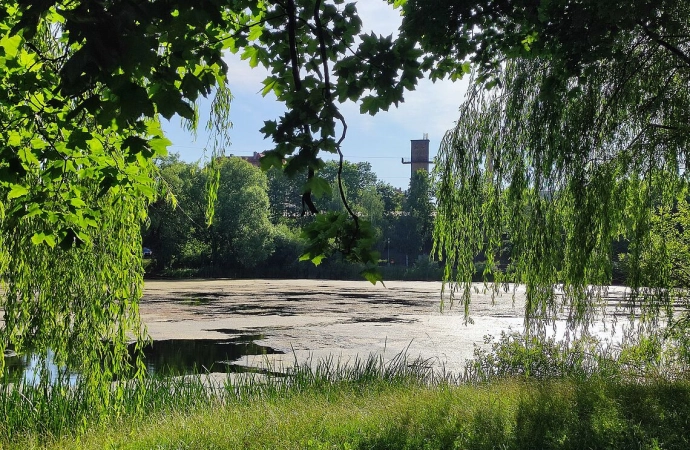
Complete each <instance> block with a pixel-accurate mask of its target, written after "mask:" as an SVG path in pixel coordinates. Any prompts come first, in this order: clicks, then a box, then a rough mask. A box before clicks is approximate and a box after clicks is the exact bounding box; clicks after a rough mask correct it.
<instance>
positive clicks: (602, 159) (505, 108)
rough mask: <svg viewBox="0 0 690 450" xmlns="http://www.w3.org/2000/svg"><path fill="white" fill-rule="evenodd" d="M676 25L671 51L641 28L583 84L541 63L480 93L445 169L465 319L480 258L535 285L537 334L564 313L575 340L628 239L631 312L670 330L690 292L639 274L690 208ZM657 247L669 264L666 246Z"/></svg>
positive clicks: (504, 70) (560, 65)
mask: <svg viewBox="0 0 690 450" xmlns="http://www.w3.org/2000/svg"><path fill="white" fill-rule="evenodd" d="M684 8H685V7H684ZM681 9H682V8H681ZM679 14H680V13H679ZM685 17H687V16H685ZM673 23H674V24H676V25H677V24H678V23H681V24H685V28H682V27H680V28H679V27H676V28H674V29H673V30H664V32H665V33H668V34H669V35H668V36H669V37H667V39H669V41H668V42H666V43H667V44H668V45H667V46H664V45H661V44H660V43H659V40H658V39H657V38H658V37H659V35H658V34H654V33H649V32H648V31H649V30H648V29H647V30H645V29H643V26H639V27H637V28H633V29H632V30H631V31H628V32H621V33H619V34H618V35H617V36H616V37H615V38H613V37H612V38H611V41H610V42H609V43H608V45H609V47H608V52H607V57H606V58H599V59H597V60H595V61H591V62H587V63H584V64H583V65H581V66H579V69H580V70H579V71H577V72H576V75H570V74H573V73H575V72H572V71H569V70H567V68H566V67H565V65H564V62H563V60H560V59H558V58H557V57H549V56H548V55H541V56H540V55H533V57H520V58H515V59H510V60H508V61H507V62H504V63H503V64H502V66H501V69H500V74H499V76H498V78H497V79H496V82H497V83H496V87H495V88H494V89H488V90H487V89H485V86H486V85H482V84H479V83H477V84H473V85H472V86H471V88H470V90H469V92H468V94H467V98H466V100H465V102H464V103H463V104H462V106H461V108H460V118H459V120H458V122H457V126H456V127H455V128H454V129H453V130H450V131H449V132H448V133H447V134H446V136H445V137H444V139H443V141H442V143H441V147H440V150H439V159H438V165H437V168H436V171H437V175H438V176H439V177H440V182H439V183H440V185H439V191H438V216H437V223H436V228H435V250H436V252H437V254H438V255H439V256H440V257H441V258H444V259H445V261H446V270H445V279H446V280H447V281H451V282H454V283H456V284H455V286H454V288H459V289H460V291H461V298H462V301H463V303H464V304H465V307H466V308H468V305H469V300H470V297H469V292H470V284H469V281H470V280H471V276H472V274H473V272H474V266H473V264H472V263H473V258H474V257H475V256H476V255H478V254H480V253H483V254H485V256H486V258H487V261H488V264H487V266H486V267H487V271H486V272H485V275H489V274H491V275H493V276H495V280H496V281H495V283H494V285H493V286H494V288H495V289H498V288H499V285H500V284H501V283H504V282H516V283H524V284H525V285H526V289H527V304H526V313H527V320H526V322H527V325H528V326H529V327H530V328H540V327H543V326H544V325H545V324H546V323H549V322H550V321H552V320H554V319H555V318H556V316H557V315H558V314H563V313H564V312H565V314H566V315H567V317H568V319H569V324H570V325H571V326H573V327H576V326H580V325H586V324H588V323H591V321H592V320H593V317H594V314H595V313H596V311H597V306H598V305H600V304H601V293H602V289H601V288H597V286H602V285H608V284H610V283H611V274H612V264H613V261H614V260H613V255H612V243H613V242H614V241H615V240H618V239H625V240H628V241H629V248H628V252H629V253H628V257H627V261H626V263H627V267H628V273H627V283H628V284H629V285H630V286H632V287H633V288H634V289H633V294H632V300H633V303H635V302H638V301H639V303H638V304H639V306H641V308H642V309H641V311H642V313H643V316H645V317H648V318H650V319H652V320H656V319H657V318H659V317H660V316H664V317H667V318H670V317H672V313H673V309H672V303H673V301H674V300H676V301H677V300H678V298H680V297H683V295H684V292H683V291H682V290H668V289H665V288H667V287H671V280H670V278H669V277H668V274H665V273H664V272H663V271H661V270H658V269H657V267H649V264H641V263H640V261H641V258H642V256H643V255H644V254H645V252H648V251H649V249H650V245H652V233H650V230H651V227H652V217H653V216H656V212H658V211H660V210H667V211H668V210H671V209H672V208H674V206H675V205H676V202H677V200H679V199H684V196H685V195H686V190H685V186H686V182H687V172H686V171H685V165H686V164H687V158H688V152H689V151H690V146H689V145H688V144H690V142H689V141H690V134H689V133H688V131H690V130H689V128H688V123H690V121H689V119H690V63H689V62H688V60H685V59H684V58H683V57H681V56H679V54H680V55H684V54H687V53H683V52H687V51H688V49H689V45H688V42H687V36H688V35H690V29H689V27H690V25H688V23H687V20H685V21H679V22H673ZM671 33H673V36H671ZM684 36H685V37H684ZM525 45H527V44H525ZM669 47H672V48H673V49H674V50H671V49H669ZM566 62H567V63H570V62H569V61H566ZM654 220H658V219H654ZM507 243H508V244H509V245H510V250H509V263H508V266H507V267H501V268H499V267H497V266H496V264H497V261H498V257H499V256H500V255H501V252H505V251H506V249H505V245H506V244H507ZM654 245H656V250H655V251H656V254H664V251H663V249H660V248H659V246H661V247H663V246H664V245H666V244H665V243H664V242H659V241H658V240H657V241H656V242H655V243H654ZM557 288H558V289H557ZM560 288H562V292H559V289H560Z"/></svg>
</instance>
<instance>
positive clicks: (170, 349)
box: [132, 335, 283, 375]
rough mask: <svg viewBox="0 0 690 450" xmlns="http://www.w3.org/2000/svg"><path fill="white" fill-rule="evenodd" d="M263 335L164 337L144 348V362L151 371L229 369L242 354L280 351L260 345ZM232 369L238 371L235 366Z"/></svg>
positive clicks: (251, 354)
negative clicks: (210, 337)
mask: <svg viewBox="0 0 690 450" xmlns="http://www.w3.org/2000/svg"><path fill="white" fill-rule="evenodd" d="M263 337H264V336H263V335H245V336H237V337H235V338H231V339H166V340H160V341H154V342H153V343H152V344H151V345H147V346H146V347H144V350H143V351H144V364H145V365H146V370H147V371H148V372H149V373H150V374H159V375H189V374H194V373H207V372H221V373H224V372H228V371H229V369H231V366H232V364H233V363H234V362H235V361H238V360H240V359H242V358H243V357H245V356H261V355H274V354H282V353H283V352H282V351H280V350H276V349H274V348H272V347H268V346H265V345H259V344H257V343H256V342H254V341H255V340H258V339H263ZM132 349H133V347H132ZM233 371H235V372H236V371H238V370H237V368H236V367H235V368H234V370H233Z"/></svg>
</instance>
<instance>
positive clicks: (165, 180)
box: [142, 155, 441, 280]
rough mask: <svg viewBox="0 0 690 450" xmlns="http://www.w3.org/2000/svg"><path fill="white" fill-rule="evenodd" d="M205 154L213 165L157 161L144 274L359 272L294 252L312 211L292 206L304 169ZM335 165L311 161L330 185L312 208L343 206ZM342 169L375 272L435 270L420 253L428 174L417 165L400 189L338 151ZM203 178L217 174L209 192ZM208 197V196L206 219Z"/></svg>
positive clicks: (424, 275)
mask: <svg viewBox="0 0 690 450" xmlns="http://www.w3.org/2000/svg"><path fill="white" fill-rule="evenodd" d="M214 164H215V165H216V166H215V167H216V169H217V170H216V171H215V172H214V171H212V170H208V167H201V166H199V165H198V164H195V163H188V162H184V161H181V160H180V159H179V157H178V156H177V155H173V156H169V157H166V158H164V159H161V160H159V161H158V166H159V169H160V186H161V190H162V192H163V194H164V195H162V196H161V197H160V198H159V199H158V200H157V201H156V202H155V203H153V204H151V206H150V207H149V218H150V221H149V224H148V226H147V227H145V228H144V229H143V231H142V233H143V244H144V247H146V248H147V249H150V250H151V256H150V258H147V262H146V265H147V274H148V275H149V276H179V277H184V276H226V277H281V278H343V279H349V278H358V277H359V271H360V270H361V269H362V268H361V267H356V266H353V265H352V264H346V263H344V262H343V261H341V260H340V258H339V257H338V255H335V256H333V257H331V258H328V259H327V260H325V261H324V262H323V263H322V264H320V265H319V266H318V267H316V266H314V265H313V264H311V263H309V262H305V261H299V256H300V255H301V254H302V251H303V249H304V246H305V242H304V240H303V239H302V237H301V231H302V228H303V227H304V226H305V225H306V224H308V223H309V222H310V221H311V220H313V218H312V217H311V216H310V215H308V214H302V212H303V205H302V196H301V192H302V187H303V184H304V182H305V179H304V176H299V175H298V176H296V177H293V178H291V177H288V176H287V175H285V174H284V173H283V172H282V171H279V170H276V169H275V168H273V169H271V170H269V171H268V172H263V171H262V170H261V169H259V168H258V167H255V166H253V165H252V164H250V163H249V162H247V161H245V160H243V159H242V158H238V157H225V158H220V159H217V160H216V161H215V163H214ZM337 173H338V164H337V163H336V162H334V161H329V162H326V164H325V167H324V168H322V169H321V170H320V171H319V175H320V176H321V177H322V178H323V179H325V180H326V181H327V182H328V185H329V186H328V187H329V188H330V189H327V188H326V186H324V189H323V191H324V192H321V193H320V196H318V197H316V198H315V203H316V205H317V207H318V208H319V209H320V211H340V210H343V211H344V209H345V208H344V205H343V203H342V200H341V198H340V194H339V191H338V186H337ZM215 176H217V177H218V178H214V177H215ZM342 179H343V186H344V190H345V192H346V195H347V200H348V202H349V204H350V207H351V208H352V209H353V210H354V211H355V212H356V213H357V214H358V215H359V216H360V217H362V218H364V219H366V220H368V221H369V222H371V224H372V227H373V229H374V231H375V235H376V245H375V250H376V251H378V252H379V255H380V261H379V266H380V268H381V270H382V271H383V272H384V275H385V277H386V278H387V279H391V278H402V279H436V280H440V278H441V270H440V269H439V266H438V264H436V263H433V262H430V261H429V258H428V255H429V253H430V251H431V246H432V228H433V220H434V214H435V206H434V197H433V189H432V187H431V181H430V177H429V175H428V174H427V173H426V172H424V171H420V172H417V173H416V174H415V175H414V176H413V177H412V178H411V180H410V184H409V188H408V189H407V190H406V191H402V190H400V189H397V188H395V187H394V186H392V185H391V184H389V183H386V182H383V181H380V180H378V179H377V177H376V174H375V173H374V172H373V171H372V169H371V164H369V163H368V162H359V163H351V162H347V161H345V162H344V164H343V168H342ZM213 182H217V183H218V190H217V197H216V198H210V197H209V195H208V192H209V186H210V184H211V183H213ZM209 201H211V202H213V206H214V208H213V210H214V215H213V217H212V219H211V220H210V221H209V220H208V219H209V218H208V217H207V213H208V211H209V208H208V206H209V204H208V202H209ZM209 222H210V225H209V224H208V223H209Z"/></svg>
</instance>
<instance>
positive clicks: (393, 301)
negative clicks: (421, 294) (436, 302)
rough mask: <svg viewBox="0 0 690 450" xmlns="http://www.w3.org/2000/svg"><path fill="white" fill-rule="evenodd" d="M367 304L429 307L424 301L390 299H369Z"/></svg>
mask: <svg viewBox="0 0 690 450" xmlns="http://www.w3.org/2000/svg"><path fill="white" fill-rule="evenodd" d="M366 301H367V303H372V304H378V305H393V306H428V305H429V302H427V301H424V300H406V299H398V298H390V297H380V298H368V299H367V300H366Z"/></svg>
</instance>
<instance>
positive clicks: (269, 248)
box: [210, 157, 273, 268]
mask: <svg viewBox="0 0 690 450" xmlns="http://www.w3.org/2000/svg"><path fill="white" fill-rule="evenodd" d="M219 165H220V167H219V172H220V174H219V175H220V180H219V186H218V198H217V200H216V206H215V210H216V213H215V216H214V219H213V223H212V225H211V227H210V236H211V242H210V244H211V249H212V263H213V264H215V265H219V264H220V265H222V266H225V267H228V266H229V267H233V266H234V267H244V268H252V267H254V266H256V264H258V263H260V262H262V261H264V260H265V259H266V258H267V257H268V256H269V255H270V254H271V253H272V252H273V240H272V234H273V233H272V230H273V227H272V225H271V222H270V221H269V219H268V210H269V206H268V195H267V194H266V190H267V182H266V175H265V174H263V173H262V172H261V170H260V169H258V168H256V167H254V166H252V165H251V164H249V163H248V162H247V161H244V160H243V159H241V158H234V157H230V158H226V159H224V160H222V161H221V162H220V164H219Z"/></svg>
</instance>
